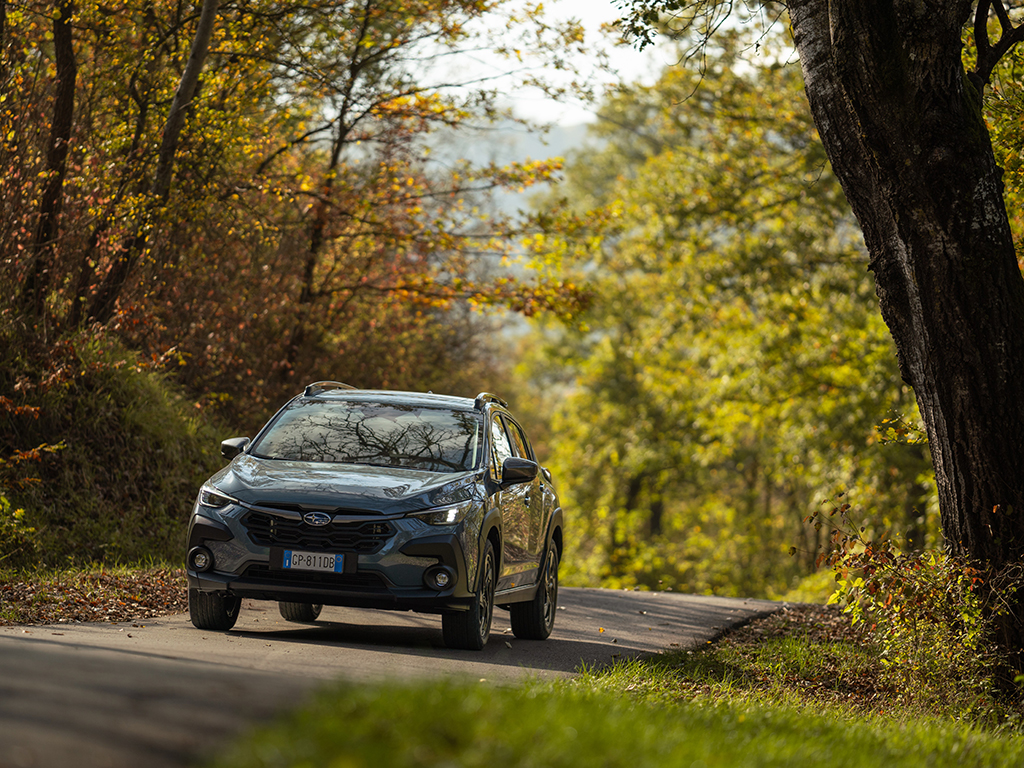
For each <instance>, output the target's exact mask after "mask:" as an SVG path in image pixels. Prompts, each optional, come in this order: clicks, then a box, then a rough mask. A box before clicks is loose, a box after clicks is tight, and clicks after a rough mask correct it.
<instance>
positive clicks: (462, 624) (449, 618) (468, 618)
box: [441, 541, 498, 651]
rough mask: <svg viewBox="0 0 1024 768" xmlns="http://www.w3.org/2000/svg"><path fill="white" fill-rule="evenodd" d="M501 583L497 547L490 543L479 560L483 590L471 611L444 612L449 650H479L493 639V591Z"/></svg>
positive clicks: (443, 623)
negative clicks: (498, 581)
mask: <svg viewBox="0 0 1024 768" xmlns="http://www.w3.org/2000/svg"><path fill="white" fill-rule="evenodd" d="M497 580H498V564H497V558H496V557H495V555H494V545H493V544H491V542H489V541H488V542H487V544H486V546H485V547H484V556H483V558H481V560H480V588H479V589H478V590H477V593H476V599H474V600H473V605H472V606H471V607H470V609H469V610H468V611H459V612H454V611H453V612H451V613H445V614H442V616H441V631H442V633H443V635H444V644H445V645H447V646H448V647H449V648H460V649H462V650H466V651H479V650H481V649H482V648H483V647H484V646H485V645H487V638H489V637H490V636H491V618H492V617H493V615H494V588H495V585H496V584H497Z"/></svg>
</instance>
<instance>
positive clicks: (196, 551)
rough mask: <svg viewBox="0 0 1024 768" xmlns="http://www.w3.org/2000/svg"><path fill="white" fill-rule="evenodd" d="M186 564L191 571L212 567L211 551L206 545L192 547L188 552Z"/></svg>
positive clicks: (200, 570)
mask: <svg viewBox="0 0 1024 768" xmlns="http://www.w3.org/2000/svg"><path fill="white" fill-rule="evenodd" d="M188 564H189V567H190V568H191V569H192V570H193V571H197V572H199V573H202V572H203V571H208V570H210V569H211V568H213V553H212V552H210V550H208V549H207V548H206V547H192V551H190V552H189V553H188Z"/></svg>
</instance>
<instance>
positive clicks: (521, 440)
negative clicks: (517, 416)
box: [505, 419, 534, 461]
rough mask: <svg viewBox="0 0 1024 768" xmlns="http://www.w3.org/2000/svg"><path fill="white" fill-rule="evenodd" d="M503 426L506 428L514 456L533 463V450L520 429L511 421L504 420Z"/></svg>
mask: <svg viewBox="0 0 1024 768" xmlns="http://www.w3.org/2000/svg"><path fill="white" fill-rule="evenodd" d="M505 426H506V427H507V428H508V434H509V437H511V438H512V447H513V448H515V452H516V456H519V457H520V458H522V459H529V460H530V461H533V460H534V458H533V449H532V448H531V447H530V441H529V440H527V439H526V435H525V434H524V433H523V430H522V428H521V427H520V426H519V425H518V424H516V423H515V422H514V421H512V420H511V419H506V420H505Z"/></svg>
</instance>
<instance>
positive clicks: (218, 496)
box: [199, 485, 238, 509]
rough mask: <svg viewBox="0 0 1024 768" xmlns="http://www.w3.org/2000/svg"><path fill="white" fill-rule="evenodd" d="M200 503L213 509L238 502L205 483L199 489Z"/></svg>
mask: <svg viewBox="0 0 1024 768" xmlns="http://www.w3.org/2000/svg"><path fill="white" fill-rule="evenodd" d="M199 503H200V504H202V505H203V506H204V507H210V508H212V509H223V508H224V507H227V506H229V505H231V504H237V503H238V502H237V501H236V500H235V499H233V498H231V497H230V496H225V495H224V494H223V493H221V492H220V491H218V490H217V489H216V488H214V487H213V486H212V485H204V486H203V487H202V488H200V489H199Z"/></svg>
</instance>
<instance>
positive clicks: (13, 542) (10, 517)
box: [0, 495, 36, 567]
mask: <svg viewBox="0 0 1024 768" xmlns="http://www.w3.org/2000/svg"><path fill="white" fill-rule="evenodd" d="M35 532H36V529H35V528H32V527H31V526H29V525H27V524H26V523H25V510H24V509H13V508H12V507H11V503H10V502H9V501H8V500H7V498H6V497H4V496H3V495H0V567H2V566H4V565H5V564H6V563H7V562H8V561H10V562H15V563H16V562H19V561H22V562H24V561H26V560H31V559H33V558H34V555H35V538H34V537H33V534H34V533H35Z"/></svg>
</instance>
